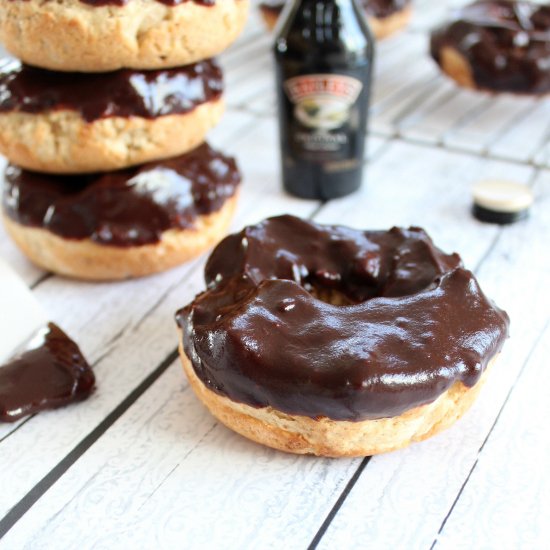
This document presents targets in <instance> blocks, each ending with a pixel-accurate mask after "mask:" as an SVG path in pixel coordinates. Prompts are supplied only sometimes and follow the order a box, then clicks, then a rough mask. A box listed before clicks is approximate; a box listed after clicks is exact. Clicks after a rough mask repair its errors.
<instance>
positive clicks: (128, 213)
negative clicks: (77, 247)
mask: <svg viewBox="0 0 550 550" xmlns="http://www.w3.org/2000/svg"><path fill="white" fill-rule="evenodd" d="M240 180H241V176H240V174H239V171H238V168H237V165H236V163H235V161H234V160H233V159H232V158H230V157H226V156H224V155H222V154H221V153H217V152H216V151H214V150H213V149H212V148H211V147H210V146H209V145H207V144H203V145H201V146H200V147H197V149H195V150H193V151H191V152H190V153H187V154H185V155H182V156H180V157H176V158H172V159H169V160H165V161H160V162H153V163H149V164H145V165H142V166H139V167H134V168H129V169H126V170H120V171H117V172H110V173H106V174H93V175H80V176H54V175H48V174H39V173H35V172H29V171H26V170H22V169H21V168H18V167H15V166H8V168H7V170H6V182H5V185H4V195H3V205H4V212H5V213H6V215H8V216H9V217H10V218H12V219H13V220H15V221H16V222H18V223H20V224H23V225H27V226H31V227H39V228H42V229H47V230H48V231H51V232H52V233H55V234H56V235H59V236H60V237H63V238H66V239H91V240H92V241H94V242H96V243H98V244H102V245H109V246H120V247H125V246H139V245H145V244H154V243H157V242H159V241H160V239H161V236H162V233H163V232H164V231H167V230H168V229H188V228H192V227H193V225H194V223H195V220H196V218H197V217H198V216H201V215H206V214H210V213H212V212H216V211H218V210H219V209H220V208H221V207H222V206H223V205H224V203H225V201H226V200H227V199H228V198H229V197H231V196H233V195H234V194H235V191H236V188H237V186H238V184H239V183H240Z"/></svg>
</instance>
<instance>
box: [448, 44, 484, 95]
mask: <svg viewBox="0 0 550 550" xmlns="http://www.w3.org/2000/svg"><path fill="white" fill-rule="evenodd" d="M439 58H440V64H439V66H440V67H441V70H442V71H443V72H444V73H445V74H446V75H447V76H449V77H450V78H452V79H453V80H454V81H455V82H456V83H457V84H458V85H460V86H462V87H464V88H469V89H471V90H477V89H478V87H477V86H476V83H475V81H474V77H473V76H472V74H473V72H472V68H471V66H470V63H469V62H468V60H467V59H466V58H465V57H464V56H463V55H462V54H461V53H460V52H459V51H458V50H456V49H455V48H452V47H450V46H444V47H443V48H441V50H440V52H439Z"/></svg>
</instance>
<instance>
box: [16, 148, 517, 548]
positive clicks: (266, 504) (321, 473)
mask: <svg viewBox="0 0 550 550" xmlns="http://www.w3.org/2000/svg"><path fill="white" fill-rule="evenodd" d="M392 150H393V153H391V151H392ZM407 150H410V151H411V153H410V155H411V158H413V157H414V154H416V155H419V154H420V152H422V151H424V149H422V148H418V147H413V146H410V145H402V144H396V145H394V146H393V147H392V148H390V149H389V150H388V152H387V153H386V154H383V155H382V156H380V158H379V160H378V161H377V162H375V163H374V167H376V165H377V163H380V164H382V163H384V164H385V165H386V168H387V166H388V161H387V160H385V159H386V158H387V157H388V155H390V153H391V154H393V155H394V157H393V158H394V159H395V158H398V159H403V157H404V156H405V155H406V152H407ZM419 151H420V152H419ZM425 154H427V153H426V152H425ZM438 154H439V155H441V156H443V157H445V159H446V162H445V163H444V162H441V163H437V162H434V163H433V166H435V171H434V173H433V174H431V175H429V176H428V177H424V179H423V180H419V181H418V182H416V181H414V180H413V181H412V182H411V183H412V184H414V185H412V187H414V186H416V185H421V182H423V184H422V185H423V186H424V190H425V191H426V190H429V188H430V187H431V181H432V180H430V177H431V178H434V177H439V174H440V171H444V172H448V171H449V162H450V161H449V159H451V160H453V162H459V161H458V160H456V159H457V157H459V156H458V155H454V154H451V153H445V152H438ZM434 156H437V155H434ZM468 160H470V159H469V157H468ZM470 169H471V168H470ZM524 170H525V169H524ZM404 171H405V172H406V173H407V175H408V174H410V173H411V166H410V163H408V162H406V163H404V164H401V178H400V181H403V176H404ZM381 173H382V171H381ZM413 173H414V171H413ZM425 176H426V174H425ZM373 184H374V182H373ZM379 187H382V186H381V185H380V186H375V188H379ZM394 195H395V194H394ZM408 200H409V205H410V207H411V208H412V209H413V211H419V210H420V212H421V208H422V203H423V202H424V200H425V195H424V194H422V193H419V194H417V195H416V196H414V195H413V196H409V197H408ZM354 202H355V205H357V204H359V205H362V204H364V205H365V206H366V207H367V205H369V202H368V196H363V195H361V196H355V197H354ZM329 206H330V205H329ZM372 206H373V208H374V209H376V204H373V205H372ZM355 211H356V214H355V217H353V216H351V212H348V213H347V214H346V215H348V214H350V219H354V220H355V221H356V222H357V221H358V220H359V214H360V213H361V212H363V213H364V216H365V218H364V219H367V217H368V214H369V212H368V209H365V211H362V210H361V209H360V208H356V210H355ZM333 214H334V212H333ZM431 216H432V218H437V219H440V218H442V220H441V222H440V224H441V225H444V223H443V220H447V223H448V226H449V229H447V230H446V231H445V232H444V235H445V236H446V238H447V239H448V240H450V241H451V242H452V241H453V239H455V240H456V242H460V241H461V237H460V236H459V233H461V232H462V231H464V230H463V228H462V226H461V224H457V223H456V222H453V221H452V218H451V219H448V217H447V212H446V210H444V209H439V208H435V209H434V211H433V212H432V214H431ZM329 221H332V222H336V221H342V220H339V219H336V218H334V217H333V218H331V219H330V220H329ZM347 221H349V219H346V222H347ZM363 221H364V220H363ZM363 225H364V224H363ZM480 229H481V228H480ZM471 235H472V233H470V236H471ZM474 235H476V236H477V233H474ZM491 236H492V235H491ZM487 240H490V239H487ZM486 244H487V242H486ZM480 253H481V252H480ZM478 255H479V254H478ZM193 292H194V291H193ZM193 292H190V293H188V292H187V289H185V288H178V289H177V294H178V295H180V293H181V298H182V301H183V297H184V295H185V296H188V295H192V293H193ZM166 302H172V298H171V297H169V298H168V299H167V300H166ZM163 307H164V306H163ZM158 322H159V321H158V319H157V315H156V313H155V314H154V315H153V317H152V318H150V319H148V320H147V321H146V323H152V324H154V325H156V324H157V323H158ZM149 326H150V325H148V327H149ZM159 335H160V333H159ZM159 337H160V336H159ZM121 353H133V352H132V351H125V352H121ZM134 353H135V352H134ZM107 360H109V359H107ZM117 362H118V361H117ZM127 362H129V359H128V357H126V358H125V359H124V361H121V363H127ZM99 367H101V365H98V368H99ZM177 371H178V372H176V373H175V374H174V375H172V374H171V372H170V373H166V375H165V376H163V377H162V378H161V380H159V382H158V383H157V384H155V386H154V387H153V388H152V389H151V390H150V391H149V392H147V393H146V394H145V395H143V397H142V398H141V399H140V400H139V401H138V402H137V403H136V404H135V406H134V407H132V408H131V409H130V410H129V411H128V412H127V413H126V414H125V415H124V416H123V417H122V418H121V419H120V420H119V421H118V422H117V424H116V425H115V426H114V427H113V428H112V429H111V430H109V431H108V432H107V433H106V434H105V436H104V437H103V438H101V439H100V440H99V441H98V442H97V443H96V444H95V445H94V446H93V447H92V448H91V449H90V450H89V451H88V452H87V453H86V454H85V455H84V456H83V457H82V458H81V459H80V460H79V461H78V462H77V463H76V464H75V465H74V466H73V468H71V470H70V471H69V472H68V473H67V474H66V475H65V476H63V478H61V479H60V480H59V481H58V483H57V484H56V485H55V486H54V487H52V489H50V491H48V493H47V494H46V495H44V497H43V498H42V499H41V500H40V501H39V502H38V503H37V504H36V505H35V506H34V507H33V508H32V509H31V510H30V511H29V513H28V514H27V515H26V516H24V517H23V518H22V520H20V522H18V523H17V524H16V525H15V527H14V528H13V529H12V531H10V533H8V535H7V536H6V538H5V542H6V544H7V545H15V546H23V545H24V544H28V545H30V546H32V547H33V548H37V547H38V548H42V547H43V548H48V545H49V544H50V542H49V541H54V540H55V541H56V542H59V541H60V540H62V541H63V545H64V546H66V547H72V545H74V544H77V541H86V545H88V546H91V545H93V544H96V543H97V544H98V545H99V546H101V545H102V544H107V542H106V541H108V540H113V539H112V537H114V538H115V539H116V540H117V541H121V544H122V545H123V546H126V545H130V546H132V547H133V546H136V547H151V546H155V547H166V548H169V547H171V546H173V545H174V544H175V542H176V541H184V542H185V546H186V547H190V548H193V547H201V546H203V547H204V545H205V544H206V542H205V541H208V545H209V547H210V548H222V547H223V548H233V547H234V548H241V547H245V548H246V547H250V548H257V547H268V548H269V547H271V548H284V547H285V546H286V547H287V546H288V545H295V546H298V547H303V546H305V545H307V544H308V542H309V541H310V540H311V538H312V537H313V536H314V534H315V532H316V530H317V528H318V527H319V525H320V524H321V523H322V521H323V520H324V518H325V517H326V514H327V513H328V511H329V510H330V508H331V507H332V505H333V503H334V501H335V500H336V498H337V496H338V491H339V490H341V489H342V488H343V486H344V485H345V483H346V482H347V480H348V479H349V477H350V476H351V474H352V473H353V471H354V470H355V469H356V467H357V465H358V463H359V462H358V461H325V460H318V459H311V458H305V457H303V458H295V457H288V456H286V455H283V454H281V453H275V452H272V451H269V450H266V449H263V448H261V447H258V446H256V445H253V444H251V443H247V442H245V441H244V440H242V439H241V438H240V437H238V436H236V435H234V434H232V433H231V432H229V431H227V430H225V429H224V428H221V427H213V424H212V423H209V422H208V416H207V413H206V412H205V411H204V410H203V409H202V408H201V407H200V405H198V404H197V403H196V401H195V400H194V398H193V397H192V396H190V395H188V393H187V392H185V393H184V394H183V395H182V394H181V392H180V391H179V390H178V389H174V386H177V385H178V384H185V383H184V382H183V376H182V375H181V374H180V373H179V368H177ZM172 376H174V377H175V378H170V377H172ZM180 376H181V378H180ZM172 380H176V382H174V381H172ZM177 380H181V382H177ZM179 387H181V386H179ZM167 388H171V389H172V390H173V391H170V389H167ZM201 411H202V412H201ZM151 415H153V416H152V417H151ZM204 415H206V417H205V416H204ZM197 425H198V426H199V427H201V429H200V430H196V426H197ZM152 434H158V436H153V435H152ZM12 437H15V436H12ZM178 442H180V443H178ZM393 456H401V455H400V454H399V453H397V454H395V455H389V457H380V461H382V462H383V463H384V464H385V463H386V460H388V461H389V463H390V464H391V463H392V460H394V459H393V458H392V457H393ZM205 472H208V474H206V473H205ZM280 476H282V477H280ZM390 477H391V476H390ZM462 479H463V478H458V482H461V481H462ZM115 487H116V489H115ZM151 493H154V494H152V496H150V495H151ZM365 495H367V496H365ZM362 499H363V500H362V504H361V506H360V508H359V510H360V511H361V513H363V511H365V510H368V509H370V508H371V507H375V506H376V503H375V502H374V499H375V496H374V493H373V494H372V495H371V493H362ZM166 503H170V505H169V506H167V505H166ZM205 509H207V510H208V515H206V516H205ZM82 510H86V514H87V517H88V522H87V524H86V525H81V527H80V530H79V531H75V529H68V528H67V525H69V519H70V518H71V517H75V516H76V515H79V514H81V513H82V512H81V511H82ZM227 510H231V513H228V512H227ZM357 514H358V512H357V509H354V512H353V516H354V517H357ZM189 517H193V521H192V522H187V521H185V520H182V518H189ZM212 517H215V518H216V522H215V525H213V524H212V521H211V518H212ZM361 517H363V515H361ZM100 526H101V527H100ZM88 527H89V528H88ZM98 532H101V533H102V534H101V535H98ZM103 534H105V538H103ZM432 534H433V532H432ZM50 547H51V546H50ZM334 547H342V546H334Z"/></svg>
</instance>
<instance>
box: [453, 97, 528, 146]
mask: <svg viewBox="0 0 550 550" xmlns="http://www.w3.org/2000/svg"><path fill="white" fill-rule="evenodd" d="M491 100H492V101H491V103H490V104H489V106H488V107H487V108H486V109H484V110H483V112H481V113H480V114H479V116H477V117H475V118H474V119H472V120H470V121H468V122H467V123H466V124H464V125H462V126H460V128H457V129H456V130H450V131H449V132H447V134H446V135H445V137H444V139H443V141H444V143H445V144H446V145H448V146H449V147H453V148H457V149H462V150H465V151H473V152H476V153H483V152H485V151H486V150H487V148H488V146H489V145H490V144H491V143H493V142H494V141H496V139H497V138H498V137H499V136H500V135H502V134H503V133H505V132H506V131H507V130H509V129H513V128H514V127H515V123H516V122H517V121H520V120H521V119H522V118H523V117H524V116H525V115H526V114H527V113H528V112H529V110H530V109H532V108H533V107H534V106H535V101H534V100H533V99H532V98H525V97H515V96H513V95H509V94H502V95H500V96H496V97H491ZM530 143H532V142H527V143H525V144H523V147H522V149H524V150H525V149H527V148H528V147H529V145H530ZM535 146H536V144H535Z"/></svg>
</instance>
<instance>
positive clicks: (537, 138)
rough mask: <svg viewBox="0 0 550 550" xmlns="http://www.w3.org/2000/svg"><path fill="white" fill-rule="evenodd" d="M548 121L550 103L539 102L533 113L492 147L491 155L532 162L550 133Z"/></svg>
mask: <svg viewBox="0 0 550 550" xmlns="http://www.w3.org/2000/svg"><path fill="white" fill-rule="evenodd" d="M548 121H550V101H545V100H541V101H538V102H537V103H536V106H535V108H534V109H533V110H532V111H531V112H529V113H527V115H526V116H525V117H523V118H522V119H521V120H518V121H517V122H516V123H515V124H514V125H513V127H512V128H510V129H509V130H508V131H507V132H504V133H503V134H502V135H501V137H500V138H499V139H497V140H496V141H495V142H494V143H493V144H492V145H491V147H490V148H489V154H490V155H495V156H500V157H505V158H510V159H515V160H519V161H523V162H527V161H529V160H531V158H532V157H533V155H534V154H535V153H536V152H537V151H538V150H539V149H540V148H541V146H542V145H543V141H544V139H545V138H546V137H547V136H548V133H549V132H550V124H549V122H548Z"/></svg>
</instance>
